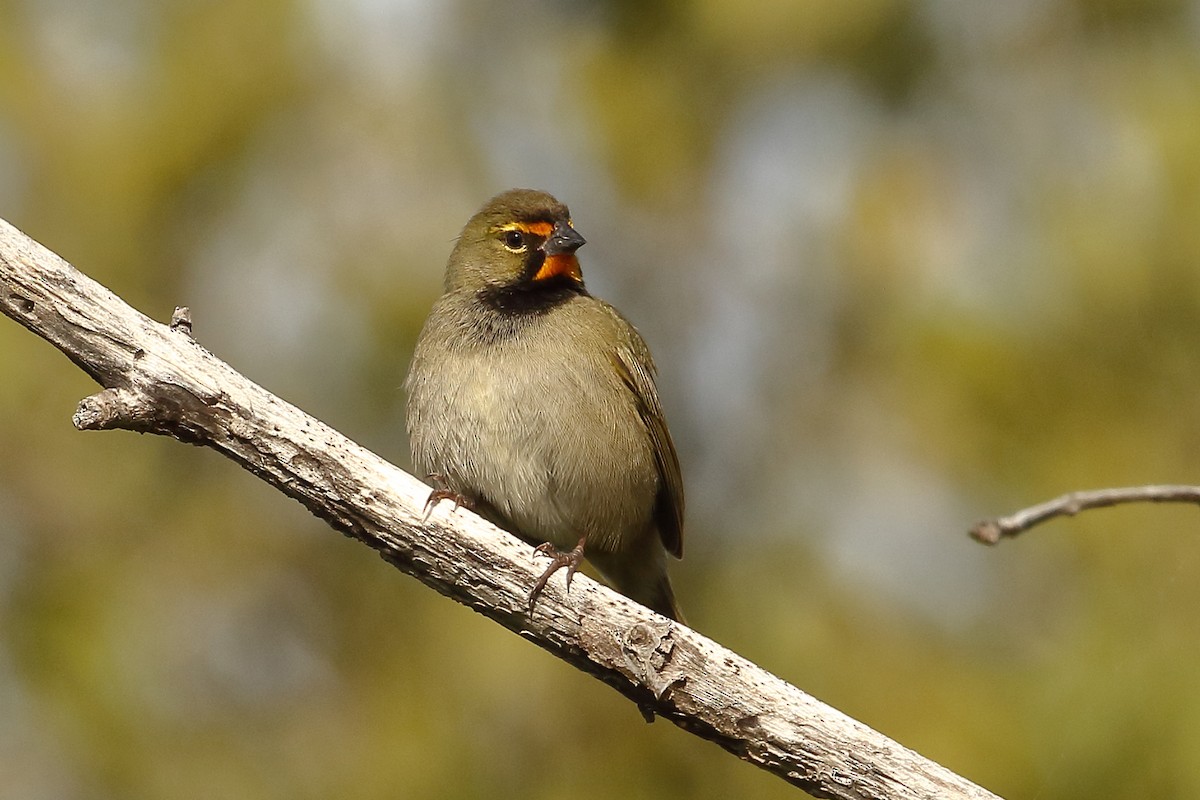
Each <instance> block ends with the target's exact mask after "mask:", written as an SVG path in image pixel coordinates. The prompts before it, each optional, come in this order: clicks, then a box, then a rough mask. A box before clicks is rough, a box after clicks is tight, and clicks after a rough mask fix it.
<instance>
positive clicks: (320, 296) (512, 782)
mask: <svg viewBox="0 0 1200 800" xmlns="http://www.w3.org/2000/svg"><path fill="white" fill-rule="evenodd" d="M511 186H531V187H538V188H544V189H547V190H549V191H551V192H553V193H555V194H556V195H557V196H558V197H559V198H560V199H562V200H564V201H565V202H567V203H568V204H569V205H570V206H571V210H572V213H573V216H574V219H575V221H576V223H577V225H578V227H579V230H580V231H581V232H582V233H583V234H584V236H586V237H587V239H588V241H589V244H588V245H587V247H586V248H585V249H584V250H583V251H582V252H581V257H582V262H583V267H584V272H585V276H586V278H587V281H588V286H589V288H590V289H591V290H592V291H593V293H595V294H597V295H599V296H601V297H604V298H606V299H608V300H610V301H612V302H613V303H615V304H616V305H617V306H618V307H619V308H621V309H622V310H623V311H624V313H625V314H626V315H627V316H628V317H629V318H630V319H631V320H632V321H633V322H634V323H635V324H636V325H637V326H638V327H639V328H640V329H641V331H642V333H643V334H644V335H645V337H646V339H647V340H648V341H649V342H650V344H651V346H652V347H653V349H654V351H655V354H656V356H657V359H658V362H659V367H660V388H661V391H662V395H663V398H664V402H665V405H666V408H667V412H668V417H669V419H670V421H671V426H672V429H673V431H674V434H675V439H676V442H677V444H678V447H679V450H680V454H681V458H682V461H683V466H684V475H685V480H686V484H687V491H688V504H689V505H688V511H689V520H688V533H687V547H686V550H687V557H686V558H685V559H684V560H683V561H682V562H680V563H678V564H675V565H674V576H675V582H676V587H677V590H678V593H679V596H680V599H681V602H682V604H683V607H684V609H685V611H686V613H687V614H688V617H689V620H690V622H692V623H693V625H694V626H695V627H696V628H698V629H699V630H700V631H702V632H704V633H706V634H708V635H710V636H712V637H714V638H715V639H717V640H718V641H720V642H722V643H723V644H725V645H727V646H729V647H731V648H733V649H735V650H737V651H738V652H740V653H742V654H744V655H746V656H747V657H749V658H751V659H753V660H755V661H757V662H759V663H760V664H762V665H763V666H765V667H766V668H768V669H770V670H772V671H774V672H776V673H777V674H779V675H781V676H782V677H784V678H785V679H787V680H789V681H791V682H793V683H795V684H796V685H797V686H799V687H801V688H803V689H805V690H806V691H809V692H811V693H812V694H814V695H816V696H817V697H818V698H820V699H822V700H824V701H826V702H828V703H831V704H832V705H834V706H836V707H838V708H840V709H842V710H843V711H845V712H847V713H849V714H851V715H853V716H855V717H857V718H859V719H861V720H863V721H864V722H866V723H868V724H869V725H871V726H873V727H875V728H877V729H879V730H881V731H883V732H885V733H887V734H888V735H890V736H892V737H894V738H896V739H898V740H899V741H901V742H902V743H904V744H905V745H907V746H909V747H911V748H913V749H915V750H917V751H919V752H921V753H923V754H924V755H926V756H929V757H930V758H933V759H935V760H937V761H940V762H942V763H943V764H945V765H946V766H947V767H949V768H951V769H953V770H955V771H957V772H959V773H962V774H964V775H965V776H967V777H969V778H971V779H972V780H974V781H977V782H979V783H981V784H983V785H985V786H987V787H988V788H990V789H992V790H993V791H995V792H997V793H999V794H1001V795H1004V796H1006V797H1010V798H1017V797H1038V798H1096V797H1105V798H1146V797H1164V798H1167V797H1197V796H1200V681H1197V680H1196V677H1197V674H1196V670H1197V664H1200V633H1198V626H1197V619H1198V618H1200V537H1198V531H1197V527H1198V525H1200V518H1198V517H1197V514H1196V509H1194V508H1188V507H1182V506H1134V507H1125V508H1120V509H1114V510H1107V511H1096V512H1091V513H1089V514H1086V515H1083V516H1081V517H1078V518H1075V519H1071V520H1066V521H1056V522H1054V523H1051V524H1049V525H1046V526H1044V527H1042V528H1038V529H1036V530H1035V531H1033V532H1031V533H1029V534H1027V535H1026V536H1025V537H1024V538H1022V539H1020V540H1017V541H1014V542H1008V543H1005V544H1004V545H1002V546H1000V547H998V548H995V549H987V548H984V547H981V546H979V545H977V544H974V543H973V542H971V541H970V540H969V539H968V538H967V536H966V530H967V528H968V527H969V526H970V525H971V524H972V523H974V522H975V521H976V520H978V519H980V518H983V517H988V516H994V515H998V514H1001V513H1006V512H1009V511H1013V510H1016V509H1017V508H1020V507H1023V506H1026V505H1029V504H1032V503H1035V502H1039V501H1042V500H1045V499H1047V498H1049V497H1052V496H1055V495H1058V494H1060V493H1062V492H1065V491H1068V490H1072V489H1080V488H1096V487H1102V486H1119V485H1130V484H1141V483H1153V482H1179V483H1194V482H1197V481H1200V408H1198V406H1197V403H1196V401H1195V400H1196V397H1197V394H1198V393H1200V363H1198V361H1200V349H1198V347H1200V224H1198V220H1200V2H1195V0H1191V1H1189V0H1006V2H991V1H990V0H919V1H915V2H900V1H899V0H848V1H847V2H840V3H828V2H819V1H818V0H766V1H765V2H761V3H757V4H755V5H754V7H753V9H750V8H748V7H747V6H746V4H744V3H742V2H739V0H691V2H630V1H629V0H609V1H608V2H605V1H604V0H574V2H557V3H556V2H548V1H547V2H536V1H535V0H521V1H520V2H511V3H497V2H486V0H458V1H457V2H444V3H438V2H422V0H262V1H261V2H257V3H244V2H240V0H206V1H205V2H200V3H197V2H182V1H180V0H168V1H167V2H162V1H161V0H153V1H152V0H24V1H22V0H0V217H3V218H5V219H7V220H9V221H10V222H12V223H13V224H15V225H17V226H18V227H20V228H21V229H23V230H24V231H25V232H27V233H28V234H29V235H31V236H33V237H34V238H36V239H38V240H39V241H41V242H42V243H44V244H45V245H46V246H47V247H49V248H51V249H53V250H55V251H56V252H58V253H59V254H61V255H63V256H64V257H66V258H67V259H68V260H70V261H72V262H73V263H74V264H76V265H77V266H78V267H79V268H80V269H82V270H83V271H84V272H86V273H88V274H89V275H91V276H92V277H94V278H96V279H97V280H99V281H101V282H102V283H104V284H105V285H107V286H108V287H110V288H111V289H113V290H114V291H116V292H117V293H118V294H119V295H121V296H122V297H124V298H125V299H126V300H127V301H128V302H130V303H131V304H132V305H134V306H136V307H137V308H139V309H141V310H142V311H144V312H145V313H147V314H149V315H150V316H152V317H155V318H157V319H159V320H163V321H165V320H167V319H169V317H170V314H171V311H172V309H173V308H174V306H176V305H188V306H190V307H191V308H192V310H193V314H194V318H195V332H196V336H197V337H198V338H199V340H200V341H201V342H203V343H204V344H205V345H206V346H207V347H208V348H210V349H211V350H213V351H214V352H215V353H216V354H217V355H218V356H220V357H222V358H224V359H226V360H227V361H229V362H230V363H231V364H233V366H234V367H236V368H238V369H239V370H241V371H242V372H244V373H245V374H246V375H248V376H250V377H251V378H253V379H254V380H256V381H258V382H259V383H261V384H263V385H265V386H266V387H267V388H268V389H270V390H272V391H274V392H275V393H277V394H279V395H281V396H282V397H284V398H285V399H287V400H289V401H291V402H293V403H295V404H297V405H298V406H300V407H301V408H303V409H305V410H306V411H308V412H310V413H312V414H314V415H315V416H317V417H319V418H321V419H323V420H325V421H326V422H328V423H329V424H331V425H333V426H334V427H336V428H338V429H340V430H341V431H343V432H345V433H346V434H348V435H349V436H351V437H352V438H354V439H356V440H357V441H359V442H361V443H363V444H365V445H366V446H368V447H370V448H372V449H373V450H375V451H377V452H379V453H381V454H383V455H384V456H386V457H388V458H390V459H392V460H394V461H395V462H396V463H398V464H400V465H402V466H407V465H408V456H407V444H406V442H405V438H404V424H403V405H404V397H403V392H402V390H401V388H400V387H401V384H402V382H403V378H404V374H405V371H406V368H407V363H408V359H409V355H410V352H411V349H412V346H413V343H414V340H415V338H416V336H417V332H418V331H419V329H420V325H421V322H422V320H423V318H424V315H425V313H426V312H427V310H428V309H429V306H430V304H431V303H432V302H433V300H434V298H435V297H436V296H437V294H438V293H439V291H440V286H441V279H442V268H443V265H444V263H445V259H446V256H447V255H448V253H449V250H450V247H451V245H452V242H453V240H454V237H455V236H456V235H457V232H458V230H459V228H460V227H461V225H462V224H463V223H464V222H465V221H466V219H467V218H468V217H469V216H470V215H471V214H472V213H473V212H474V211H475V210H476V208H477V207H478V206H480V205H481V204H482V203H483V202H484V200H486V199H487V198H488V197H489V196H491V195H492V194H494V193H496V192H498V191H500V190H502V189H505V188H508V187H511ZM95 389H96V387H95V386H94V385H92V384H91V383H90V382H89V380H88V379H87V378H86V377H85V376H84V374H83V373H82V372H80V371H79V370H78V369H77V368H75V367H74V366H72V365H71V364H70V363H69V362H68V361H67V360H66V359H65V358H63V357H62V356H61V355H60V354H58V353H57V352H56V351H54V350H53V349H51V348H50V347H49V346H48V345H47V344H45V343H44V342H42V341H41V340H39V339H37V338H35V337H34V336H32V335H30V334H29V333H27V332H26V331H25V330H24V329H22V328H20V327H19V326H18V325H16V324H15V323H12V322H11V321H9V320H7V319H0V783H2V785H3V787H4V788H3V794H4V795H5V796H6V797H13V798H23V799H24V800H40V799H41V798H46V799H50V798H54V799H55V800H58V799H60V798H62V799H65V800H99V799H102V798H133V799H135V800H140V799H141V798H146V799H147V800H150V799H151V798H154V799H157V798H212V797H222V798H225V797H227V798H246V799H248V800H257V799H258V798H264V799H265V798H329V797H337V798H348V799H350V800H356V799H358V798H362V799H363V800H373V799H374V798H399V797H438V798H483V797H528V798H560V797H564V796H569V797H572V798H575V799H576V800H586V799H587V798H612V797H628V798H642V797H646V798H649V797H654V798H662V797H680V798H683V797H686V798H728V797H761V798H771V797H794V796H796V795H797V794H798V792H797V791H796V790H794V789H792V788H791V787H789V786H787V785H786V784H785V783H783V782H782V781H780V780H779V779H777V778H774V777H771V776H769V775H767V774H766V773H762V772H760V771H758V770H756V769H754V768H753V767H750V766H748V765H746V764H743V763H741V762H739V761H738V760H736V759H735V758H732V757H730V756H729V755H727V754H725V753H723V752H722V751H720V750H719V749H718V748H717V747H716V746H714V745H712V744H709V743H706V742H703V741H701V740H699V739H696V738H694V737H692V736H689V735H687V734H685V733H683V732H681V731H679V730H677V729H675V728H674V727H673V726H671V725H669V724H667V723H662V722H660V723H658V724H655V725H646V724H644V723H643V722H642V721H641V718H640V716H639V715H638V713H637V711H636V710H635V709H634V708H633V707H632V706H630V705H629V703H627V702H626V701H624V700H623V699H621V698H620V697H619V696H618V695H617V694H616V693H614V692H612V691H611V690H610V689H608V688H606V687H604V686H602V685H600V684H599V683H597V682H596V681H594V680H592V679H590V678H587V677H585V676H583V675H581V674H579V673H577V672H576V671H575V670H573V669H571V668H570V667H567V666H566V665H564V664H562V663H560V662H558V661H557V660H555V659H553V658H551V657H550V656H548V655H547V654H545V653H544V652H542V651H541V650H539V649H538V648H536V647H532V646H530V644H529V643H527V642H524V641H521V640H520V639H519V638H518V637H515V636H513V635H512V634H510V633H508V632H506V631H504V630H502V629H501V628H499V627H498V626H496V625H494V624H492V623H490V622H487V621H486V620H484V619H483V618H481V617H479V616H478V615H476V614H474V613H472V612H470V611H469V610H467V609H465V608H462V607H459V606H456V605H454V604H452V603H450V602H448V601H446V600H445V599H444V598H442V597H440V596H438V595H436V594H435V593H433V592H431V591H429V590H427V589H425V588H423V587H421V586H420V585H419V584H418V583H416V582H415V581H414V580H412V579H411V578H408V577H406V576H404V575H402V574H400V573H398V572H397V571H396V570H394V569H392V568H390V567H388V566H387V565H385V564H384V563H383V562H382V561H381V560H380V559H379V558H377V557H376V556H375V555H374V553H373V552H371V551H370V550H368V549H367V548H365V547H363V546H361V545H359V544H356V543H354V542H352V541H350V540H347V539H344V538H343V537H341V536H340V535H337V534H336V533H333V532H332V531H330V530H329V529H328V528H326V527H325V526H324V525H323V524H322V523H320V522H318V521H317V520H315V519H314V518H312V517H311V516H309V515H308V513H307V512H306V511H305V510H304V509H303V508H302V507H301V506H300V505H298V504H297V503H294V502H293V501H291V500H288V499H286V498H285V497H284V496H283V495H281V494H279V493H278V492H276V491H275V490H273V489H271V488H269V487H267V486H266V485H265V484H263V483H261V482H259V481H258V480H256V479H255V478H253V477H252V476H251V475H249V474H248V473H246V472H244V471H243V470H241V469H239V468H237V467H236V466H234V465H233V464H232V463H230V462H227V461H225V460H224V459H222V458H221V457H220V456H218V455H216V454H215V453H212V452H209V451H206V450H203V449H197V448H190V447H186V446H183V445H181V444H179V443H177V442H175V441H172V440H166V439H160V438H157V437H145V436H137V435H134V434H130V433H124V432H121V433H105V434H80V433H78V432H76V431H75V430H74V429H73V428H72V427H71V424H70V417H71V413H72V412H73V410H74V408H75V404H76V402H77V401H78V400H79V399H80V398H82V397H83V396H85V395H87V394H90V393H92V392H93V391H95Z"/></svg>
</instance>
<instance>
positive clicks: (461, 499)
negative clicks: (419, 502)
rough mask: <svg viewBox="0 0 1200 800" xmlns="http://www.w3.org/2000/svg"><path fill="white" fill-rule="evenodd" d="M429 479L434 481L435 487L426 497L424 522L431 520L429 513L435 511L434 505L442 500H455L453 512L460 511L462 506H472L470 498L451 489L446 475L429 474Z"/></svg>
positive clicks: (451, 511)
mask: <svg viewBox="0 0 1200 800" xmlns="http://www.w3.org/2000/svg"><path fill="white" fill-rule="evenodd" d="M429 480H430V481H431V482H432V483H433V485H434V489H433V490H432V491H430V492H429V497H427V498H425V516H424V517H423V518H422V521H423V522H426V521H428V520H429V515H430V514H431V513H433V507H434V506H436V505H437V504H438V503H440V502H441V501H442V500H453V501H454V508H453V509H451V510H450V513H451V514H453V513H454V512H455V511H458V509H459V508H460V507H466V508H470V507H471V501H470V498H468V497H467V496H466V495H463V494H459V493H458V492H456V491H453V490H452V489H450V488H449V486H448V485H447V484H446V479H445V477H444V476H442V475H439V474H436V473H434V474H432V475H430V476H429Z"/></svg>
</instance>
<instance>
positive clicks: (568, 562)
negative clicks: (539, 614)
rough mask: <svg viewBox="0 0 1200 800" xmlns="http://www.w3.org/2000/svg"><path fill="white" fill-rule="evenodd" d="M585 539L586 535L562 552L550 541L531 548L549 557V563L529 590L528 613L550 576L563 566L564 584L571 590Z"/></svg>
mask: <svg viewBox="0 0 1200 800" xmlns="http://www.w3.org/2000/svg"><path fill="white" fill-rule="evenodd" d="M585 541H587V539H586V537H584V538H582V539H580V540H579V544H577V545H575V547H574V549H572V550H568V551H567V552H565V553H564V552H562V551H561V550H559V549H558V548H556V547H555V546H554V545H553V544H551V543H550V542H544V543H542V544H539V545H538V546H537V547H535V548H533V552H534V553H535V554H537V553H541V554H542V555H544V556H548V557H549V558H550V563H549V565H547V567H546V571H545V572H543V573H542V574H541V575H539V576H538V579H537V580H536V581H534V583H533V588H532V589H530V590H529V613H530V614H532V613H533V607H534V605H535V604H536V603H537V599H538V597H539V596H540V595H541V593H542V590H543V589H545V588H546V583H547V581H549V580H550V576H552V575H553V574H554V573H556V572H558V571H559V570H560V569H562V568H563V567H566V568H567V576H566V584H567V591H568V592H569V591H571V579H572V578H574V577H575V571H576V570H578V569H579V565H580V564H581V563H583V545H584V542H585Z"/></svg>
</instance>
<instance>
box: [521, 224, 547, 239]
mask: <svg viewBox="0 0 1200 800" xmlns="http://www.w3.org/2000/svg"><path fill="white" fill-rule="evenodd" d="M516 227H517V229H518V230H522V231H525V232H526V233H532V234H533V235H535V236H541V237H542V238H543V239H549V238H550V234H551V233H553V232H554V226H553V225H551V224H550V223H549V222H518V223H517V225H516Z"/></svg>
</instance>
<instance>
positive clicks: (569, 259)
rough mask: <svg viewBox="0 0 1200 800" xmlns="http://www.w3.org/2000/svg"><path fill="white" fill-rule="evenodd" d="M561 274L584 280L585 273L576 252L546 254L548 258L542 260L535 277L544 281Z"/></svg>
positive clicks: (575, 279) (577, 280)
mask: <svg viewBox="0 0 1200 800" xmlns="http://www.w3.org/2000/svg"><path fill="white" fill-rule="evenodd" d="M560 275H566V276H567V277H568V278H570V279H571V280H573V281H576V282H579V281H582V280H583V273H582V272H581V271H580V269H579V259H578V258H576V257H575V254H574V253H558V254H555V255H552V256H546V260H545V261H543V262H542V266H541V268H540V269H539V270H538V271H537V274H536V275H534V276H533V279H534V280H535V281H544V280H549V279H550V278H557V277H558V276H560Z"/></svg>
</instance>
